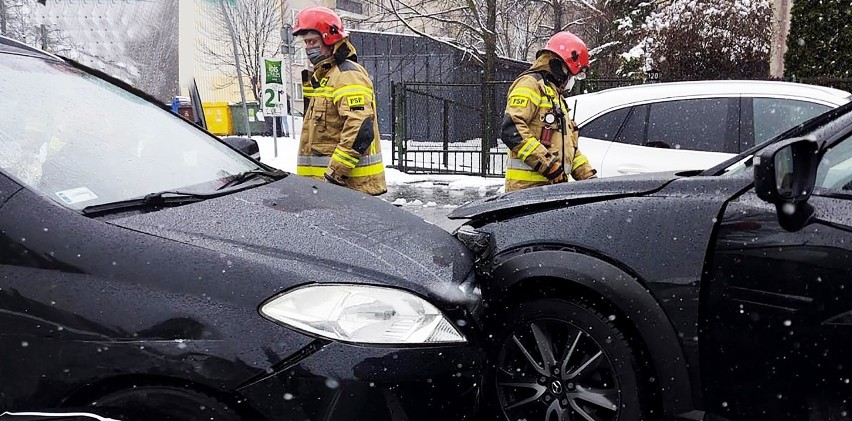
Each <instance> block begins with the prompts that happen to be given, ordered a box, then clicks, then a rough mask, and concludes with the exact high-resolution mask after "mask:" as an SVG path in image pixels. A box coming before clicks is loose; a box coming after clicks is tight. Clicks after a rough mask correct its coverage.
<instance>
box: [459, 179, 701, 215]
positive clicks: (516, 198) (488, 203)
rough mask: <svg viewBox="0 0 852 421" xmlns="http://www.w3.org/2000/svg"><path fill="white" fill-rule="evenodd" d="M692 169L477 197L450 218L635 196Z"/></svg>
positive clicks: (654, 188)
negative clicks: (482, 197) (477, 198)
mask: <svg viewBox="0 0 852 421" xmlns="http://www.w3.org/2000/svg"><path fill="white" fill-rule="evenodd" d="M693 174H694V172H689V173H687V172H661V173H650V174H641V175H631V176H624V177H610V178H598V179H592V180H585V181H582V182H570V183H562V184H556V185H552V186H543V187H537V188H532V189H524V190H519V191H514V192H511V193H503V194H500V195H497V196H492V197H488V198H485V199H481V200H477V201H475V202H471V203H468V204H466V205H464V206H461V207H459V208H457V209H455V210H453V212H452V213H450V215H449V218H450V219H462V218H477V217H482V216H492V215H494V216H500V215H506V214H516V213H523V212H532V211H539V210H541V209H542V208H547V207H553V206H564V205H566V204H572V203H577V202H583V203H587V202H595V201H599V200H605V199H611V198H614V197H619V196H639V195H643V194H648V193H651V192H654V191H656V190H659V189H660V188H662V187H664V186H665V185H666V184H668V183H669V182H671V181H672V180H676V179H678V178H680V177H683V176H688V175H693Z"/></svg>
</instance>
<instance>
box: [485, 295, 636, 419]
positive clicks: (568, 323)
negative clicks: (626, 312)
mask: <svg viewBox="0 0 852 421" xmlns="http://www.w3.org/2000/svg"><path fill="white" fill-rule="evenodd" d="M614 320H615V316H609V315H605V314H604V313H601V312H600V311H598V310H596V309H595V308H594V307H592V306H590V305H589V304H587V303H584V302H582V301H580V300H564V299H550V298H548V299H537V300H532V301H526V302H522V303H520V304H518V305H516V306H514V307H510V308H508V309H507V311H506V312H505V313H503V316H502V317H499V320H498V322H497V323H496V324H495V326H494V327H495V328H496V329H492V332H494V334H492V346H490V347H489V348H490V349H489V355H490V359H491V364H489V369H488V373H487V376H486V380H485V384H484V400H485V402H484V412H485V415H486V418H485V419H490V420H495V419H496V420H501V421H505V420H508V421H516V420H521V419H524V420H527V421H569V420H583V421H585V420H595V421H604V420H606V421H611V420H630V421H634V420H643V419H649V416H648V415H649V414H650V413H651V412H650V408H651V407H652V405H651V403H652V401H653V393H651V392H650V391H651V390H652V388H651V386H652V385H651V380H650V378H649V376H647V374H646V373H647V370H646V369H645V366H644V365H643V364H641V363H640V362H641V361H642V360H643V358H641V354H640V353H638V352H636V351H634V349H633V348H632V347H631V345H630V342H629V341H628V340H627V337H626V336H625V335H624V333H623V332H622V330H621V329H619V328H618V326H617V325H616V324H615V323H614ZM547 348H549V349H550V351H549V352H548V351H546V349H547ZM543 349H544V350H543Z"/></svg>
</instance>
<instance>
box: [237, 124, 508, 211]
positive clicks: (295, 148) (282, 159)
mask: <svg viewBox="0 0 852 421" xmlns="http://www.w3.org/2000/svg"><path fill="white" fill-rule="evenodd" d="M252 139H254V140H255V141H257V144H258V146H259V147H260V160H261V161H262V162H263V163H265V164H267V165H271V166H273V167H275V168H278V169H282V170H284V171H288V172H292V173H295V172H296V155H297V154H298V152H299V140H298V139H295V138H293V137H292V136H291V137H279V138H278V140H277V142H275V141H273V138H272V137H271V136H252ZM276 143H277V145H278V155H277V156H276V155H275V145H276ZM392 150H393V145H392V144H391V142H390V141H389V140H383V141H382V155H383V156H382V160H383V161H384V163H385V165H386V166H387V165H390V163H391V156H390V153H391V151H392ZM478 157H479V156H478V155H476V158H477V159H478ZM500 158H501V159H502V157H500ZM472 161H475V159H473V158H472V157H471V158H468V159H465V160H459V161H458V162H457V165H458V166H459V167H458V168H463V169H465V170H469V166H471V165H472ZM385 179H386V181H387V184H388V185H400V184H417V185H418V187H420V188H427V189H428V188H434V187H435V185H446V186H447V188H448V189H449V190H467V189H474V190H482V189H486V188H487V187H495V186H502V185H503V179H502V178H483V177H479V176H473V175H442V174H406V173H404V172H401V171H399V170H397V169H395V168H385ZM394 204H396V203H394Z"/></svg>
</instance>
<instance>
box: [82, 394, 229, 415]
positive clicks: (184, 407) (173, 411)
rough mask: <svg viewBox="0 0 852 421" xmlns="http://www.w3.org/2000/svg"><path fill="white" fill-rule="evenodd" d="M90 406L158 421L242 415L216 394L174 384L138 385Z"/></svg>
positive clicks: (101, 398)
mask: <svg viewBox="0 0 852 421" xmlns="http://www.w3.org/2000/svg"><path fill="white" fill-rule="evenodd" d="M91 405H92V406H96V407H103V408H111V409H117V410H119V411H120V412H121V413H126V414H128V415H130V417H131V418H130V419H133V420H135V419H136V418H134V417H135V416H139V417H142V418H139V419H146V420H147V419H150V420H158V421H202V420H203V421H239V420H242V419H243V417H242V416H240V414H239V413H238V412H236V411H235V410H233V409H232V408H230V407H229V406H228V405H226V404H225V403H224V402H222V401H221V400H219V399H217V398H216V397H213V396H210V395H208V394H206V393H202V392H199V391H196V390H192V389H186V388H180V387H175V386H139V387H134V388H130V389H123V390H119V391H116V392H111V393H108V394H106V395H104V396H102V397H100V398H98V399H97V400H95V401H93V402H91Z"/></svg>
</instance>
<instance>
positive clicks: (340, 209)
mask: <svg viewBox="0 0 852 421" xmlns="http://www.w3.org/2000/svg"><path fill="white" fill-rule="evenodd" d="M109 222H110V223H111V224H114V225H119V226H122V227H125V228H128V229H133V230H136V231H141V232H144V233H147V234H150V235H155V236H158V237H162V238H166V239H171V240H174V241H178V242H181V243H186V244H190V245H193V246H197V247H203V248H205V249H209V250H213V251H216V252H219V253H222V254H227V255H229V256H230V255H233V256H235V257H237V258H241V259H247V260H249V261H250V262H251V263H252V264H257V265H265V266H268V267H270V268H271V269H272V270H276V269H281V268H286V267H293V266H294V264H295V265H298V266H299V267H300V268H301V269H300V271H303V272H310V273H314V274H315V277H317V278H321V279H317V281H320V282H323V281H327V282H341V281H345V282H363V283H375V284H388V285H392V286H399V287H407V288H409V289H411V290H414V291H415V292H419V293H422V294H426V295H430V296H439V297H442V298H448V292H451V293H453V294H454V293H456V292H458V291H459V290H460V289H459V284H461V283H462V282H464V280H465V278H466V276H467V275H469V274H470V273H471V270H472V266H473V264H472V262H471V260H470V256H469V255H468V254H469V253H467V250H466V249H465V248H464V246H463V245H462V244H461V243H460V242H459V241H458V240H457V239H455V238H454V237H453V236H452V235H450V234H449V233H447V232H446V231H444V230H442V229H440V228H438V227H437V226H435V225H431V224H429V223H427V222H425V221H424V220H422V219H421V218H419V217H417V216H416V215H414V214H411V213H409V212H407V211H405V210H402V209H399V208H397V207H395V206H393V205H391V204H389V203H387V202H384V201H382V200H380V199H377V198H373V197H370V196H367V195H365V194H362V193H360V192H356V191H353V190H349V189H346V188H341V187H337V186H334V185H331V184H326V183H323V182H319V181H315V180H312V179H308V178H303V177H299V176H295V175H291V176H288V177H286V178H284V179H282V180H279V181H277V182H274V183H271V184H267V185H264V186H260V187H255V188H251V189H248V190H244V191H241V192H237V193H234V194H230V195H227V196H223V197H219V198H215V199H209V200H205V201H202V202H198V203H193V204H190V205H184V206H180V207H174V208H167V209H163V210H160V211H157V212H150V213H145V214H139V215H134V216H130V217H124V218H120V219H113V220H110V221H109ZM312 267H313V268H314V269H311V268H312ZM328 274H333V276H332V278H333V279H327V278H328V277H329V275H328ZM337 274H339V275H337ZM293 286H295V285H293ZM453 294H449V295H453Z"/></svg>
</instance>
